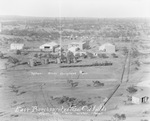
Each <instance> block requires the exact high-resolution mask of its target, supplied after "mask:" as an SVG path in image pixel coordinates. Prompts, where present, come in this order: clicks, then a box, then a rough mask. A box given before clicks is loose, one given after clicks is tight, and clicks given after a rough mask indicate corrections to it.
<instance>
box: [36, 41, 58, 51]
mask: <svg viewBox="0 0 150 121" xmlns="http://www.w3.org/2000/svg"><path fill="white" fill-rule="evenodd" d="M57 47H59V44H57V43H56V42H49V43H45V44H43V45H41V46H40V47H39V48H40V50H45V51H53V52H54V51H55V49H56V48H57Z"/></svg>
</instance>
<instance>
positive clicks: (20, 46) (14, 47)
mask: <svg viewBox="0 0 150 121" xmlns="http://www.w3.org/2000/svg"><path fill="white" fill-rule="evenodd" d="M24 46H25V45H24V44H21V43H12V44H10V50H22V49H23V48H24Z"/></svg>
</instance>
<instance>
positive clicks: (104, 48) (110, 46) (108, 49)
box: [99, 43, 116, 53]
mask: <svg viewBox="0 0 150 121" xmlns="http://www.w3.org/2000/svg"><path fill="white" fill-rule="evenodd" d="M99 51H102V52H106V53H115V51H116V48H115V45H113V44H111V43H105V44H103V45H101V46H99Z"/></svg>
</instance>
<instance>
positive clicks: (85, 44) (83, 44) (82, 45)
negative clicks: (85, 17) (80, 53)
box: [68, 41, 89, 50]
mask: <svg viewBox="0 0 150 121" xmlns="http://www.w3.org/2000/svg"><path fill="white" fill-rule="evenodd" d="M71 47H78V48H79V49H80V50H83V49H87V48H88V47H89V43H88V42H82V41H81V42H72V43H70V44H69V46H68V48H71Z"/></svg>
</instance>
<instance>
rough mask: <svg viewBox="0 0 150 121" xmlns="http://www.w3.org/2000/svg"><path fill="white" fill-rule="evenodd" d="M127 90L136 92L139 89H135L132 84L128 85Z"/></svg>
mask: <svg viewBox="0 0 150 121" xmlns="http://www.w3.org/2000/svg"><path fill="white" fill-rule="evenodd" d="M127 91H128V92H129V93H135V92H136V91H137V89H135V87H133V86H132V87H128V89H127Z"/></svg>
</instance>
